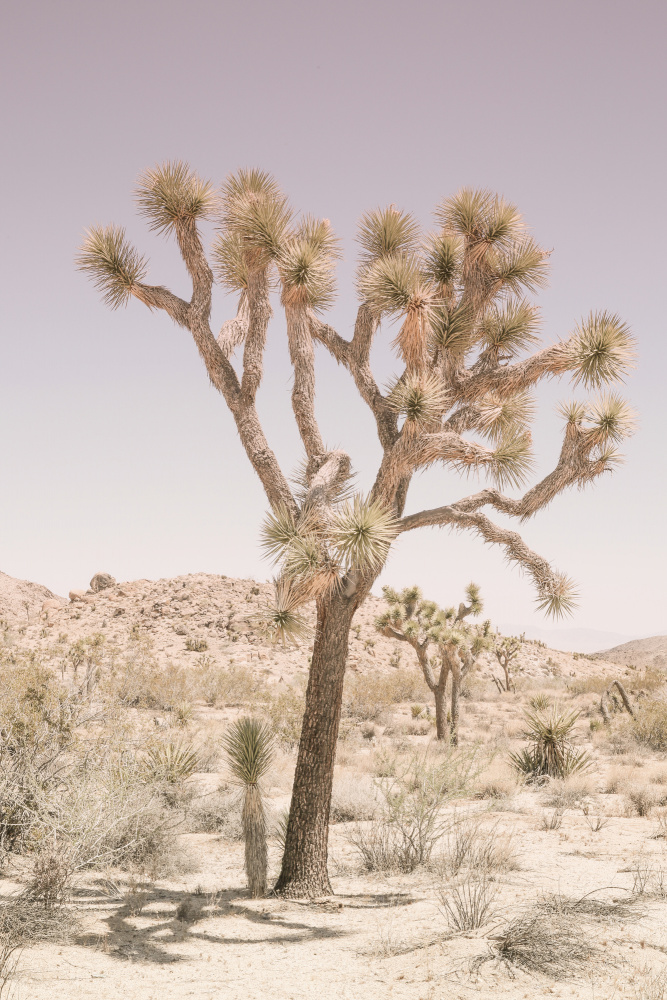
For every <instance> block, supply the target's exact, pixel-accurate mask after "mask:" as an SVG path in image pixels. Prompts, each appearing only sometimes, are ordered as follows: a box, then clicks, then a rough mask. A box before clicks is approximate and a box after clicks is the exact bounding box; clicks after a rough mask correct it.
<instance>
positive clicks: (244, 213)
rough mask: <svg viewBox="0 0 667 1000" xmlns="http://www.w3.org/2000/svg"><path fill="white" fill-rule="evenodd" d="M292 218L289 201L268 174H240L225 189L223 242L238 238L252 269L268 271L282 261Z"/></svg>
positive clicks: (230, 179) (248, 171)
mask: <svg viewBox="0 0 667 1000" xmlns="http://www.w3.org/2000/svg"><path fill="white" fill-rule="evenodd" d="M292 216H293V213H292V210H291V208H290V206H289V203H288V201H287V198H286V197H285V196H284V195H283V193H282V192H281V190H280V188H279V187H278V185H277V184H276V182H275V180H274V179H273V178H272V177H271V176H270V175H269V174H267V173H265V172H264V171H261V170H239V171H238V173H236V174H232V175H231V176H230V177H228V178H227V180H226V182H225V184H224V185H223V189H222V199H221V222H222V239H223V240H224V239H225V238H229V237H230V236H234V237H235V238H236V240H237V241H238V243H239V245H240V246H241V248H242V251H243V255H244V260H245V261H246V264H247V265H248V266H252V267H267V266H268V265H269V264H270V263H271V262H272V261H275V260H277V259H278V258H279V257H280V255H281V253H282V252H283V249H284V246H285V244H286V243H287V241H288V239H289V237H290V225H291V222H292ZM217 246H218V242H216V244H215V247H217ZM215 252H216V251H215V248H214V253H215Z"/></svg>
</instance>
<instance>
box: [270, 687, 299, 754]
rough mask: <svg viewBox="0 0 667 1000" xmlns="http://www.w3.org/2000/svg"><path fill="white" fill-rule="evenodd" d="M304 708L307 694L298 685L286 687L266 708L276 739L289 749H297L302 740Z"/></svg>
mask: <svg viewBox="0 0 667 1000" xmlns="http://www.w3.org/2000/svg"><path fill="white" fill-rule="evenodd" d="M304 708H305V692H304V691H303V689H302V688H301V687H298V686H296V685H290V686H288V687H285V688H284V689H283V690H282V691H281V692H280V694H278V695H276V696H275V697H274V698H272V699H271V700H270V701H269V702H267V704H266V706H265V708H264V712H265V713H266V715H268V717H269V719H270V720H271V725H272V727H273V731H274V733H275V735H276V739H277V740H278V742H279V743H280V744H281V745H282V746H284V747H287V748H288V749H291V748H293V747H296V746H297V745H298V743H299V740H300V739H301V726H302V723H303V713H304Z"/></svg>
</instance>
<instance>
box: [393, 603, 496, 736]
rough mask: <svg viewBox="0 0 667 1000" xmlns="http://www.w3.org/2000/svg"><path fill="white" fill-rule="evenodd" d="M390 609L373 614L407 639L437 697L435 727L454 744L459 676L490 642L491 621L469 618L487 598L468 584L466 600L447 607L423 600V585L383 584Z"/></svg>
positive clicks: (473, 663) (457, 726) (400, 638)
mask: <svg viewBox="0 0 667 1000" xmlns="http://www.w3.org/2000/svg"><path fill="white" fill-rule="evenodd" d="M382 593H383V594H384V599H385V601H386V602H387V604H388V605H389V610H388V611H385V613H384V614H383V615H380V617H379V618H376V619H375V627H376V629H377V630H378V632H381V633H382V635H386V636H387V637H389V638H390V639H399V640H401V642H408V643H409V644H410V645H411V646H412V648H413V649H414V651H415V653H416V654H417V661H418V663H419V666H420V667H421V670H422V673H423V674H424V680H425V681H426V683H427V685H428V687H429V688H430V690H431V691H432V692H433V696H434V698H435V731H436V736H437V738H438V739H439V740H444V739H447V737H448V735H449V737H450V739H451V742H452V743H453V744H455V745H456V744H457V743H458V741H459V695H460V692H461V682H462V680H463V678H464V677H466V676H467V675H468V674H469V673H470V671H471V670H472V668H473V667H474V666H475V664H476V663H477V660H478V658H479V655H480V653H481V652H482V651H483V650H484V649H489V648H490V647H491V645H492V638H491V623H490V622H488V621H486V622H484V623H483V625H480V626H475V625H470V624H468V623H467V622H466V621H465V619H466V618H467V617H468V616H469V615H474V616H477V615H480V614H481V613H482V611H483V604H482V601H481V598H480V596H479V587H477V586H476V585H475V584H474V583H471V584H469V586H468V587H467V588H466V598H467V600H468V604H463V603H461V604H459V607H458V611H457V610H456V609H455V608H445V610H444V611H443V610H442V609H440V608H439V607H438V605H437V604H435V602H434V601H425V600H424V599H423V598H422V593H421V590H420V589H419V587H408V588H406V589H405V590H402V591H401V592H400V594H399V593H397V591H395V590H393V589H392V588H391V587H383V588H382ZM450 674H451V678H452V683H451V708H450V713H449V733H448V727H447V707H446V694H447V681H448V680H449V676H450Z"/></svg>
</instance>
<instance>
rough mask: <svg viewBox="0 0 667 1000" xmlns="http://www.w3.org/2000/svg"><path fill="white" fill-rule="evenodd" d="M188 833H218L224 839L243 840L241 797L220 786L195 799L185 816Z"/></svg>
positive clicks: (235, 792) (236, 792)
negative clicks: (208, 793)
mask: <svg viewBox="0 0 667 1000" xmlns="http://www.w3.org/2000/svg"><path fill="white" fill-rule="evenodd" d="M187 828H188V830H189V831H190V833H219V834H220V835H221V836H222V838H223V839H224V840H243V828H242V826H241V797H240V795H239V793H238V791H234V792H230V791H229V790H227V789H226V788H224V787H223V788H221V789H219V790H218V791H216V792H212V793H211V794H210V795H202V796H201V798H199V799H196V800H195V801H194V803H193V804H192V806H191V807H190V809H189V810H188V816H187Z"/></svg>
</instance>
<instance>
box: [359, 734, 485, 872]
mask: <svg viewBox="0 0 667 1000" xmlns="http://www.w3.org/2000/svg"><path fill="white" fill-rule="evenodd" d="M479 767H480V765H479V761H478V755H477V753H476V751H475V750H467V751H454V750H452V749H449V751H448V752H446V753H442V754H436V753H428V752H427V753H426V754H414V755H412V756H411V757H410V758H408V760H407V761H398V760H396V759H394V760H393V761H388V760H387V759H383V762H382V770H383V775H382V776H381V777H378V778H377V779H376V788H377V791H378V799H379V806H378V815H377V817H376V818H375V819H374V820H373V821H372V822H371V823H370V825H369V826H367V827H364V826H361V825H357V826H356V827H355V828H354V829H353V830H352V831H351V832H350V834H349V835H348V836H349V839H350V841H351V842H352V843H353V844H354V846H355V847H356V848H357V850H358V851H359V853H360V855H361V859H362V865H363V867H364V869H365V870H366V871H384V872H386V871H402V872H412V871H414V870H415V869H416V868H418V867H419V866H421V865H425V864H428V863H429V862H430V860H431V856H432V854H433V850H434V848H435V846H436V844H437V843H438V841H439V840H440V838H441V837H442V836H443V834H444V833H445V832H446V831H447V829H448V828H449V826H450V824H451V822H452V821H451V819H450V818H448V817H443V815H442V812H441V811H442V807H443V805H444V803H445V802H446V801H448V800H451V799H453V798H455V797H456V796H458V795H463V794H464V792H465V791H466V790H467V789H468V787H469V785H470V784H471V783H472V781H473V780H474V778H475V777H476V776H477V774H478V773H479Z"/></svg>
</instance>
